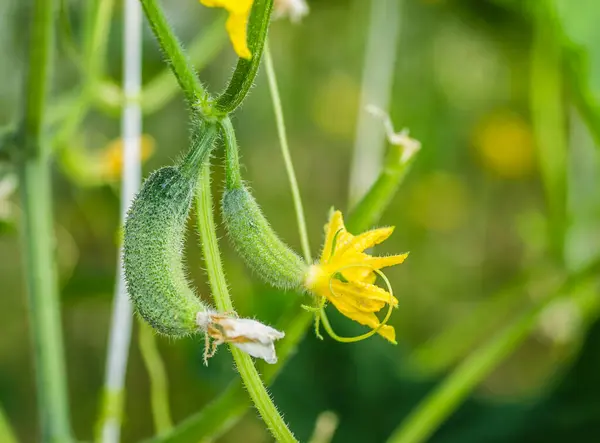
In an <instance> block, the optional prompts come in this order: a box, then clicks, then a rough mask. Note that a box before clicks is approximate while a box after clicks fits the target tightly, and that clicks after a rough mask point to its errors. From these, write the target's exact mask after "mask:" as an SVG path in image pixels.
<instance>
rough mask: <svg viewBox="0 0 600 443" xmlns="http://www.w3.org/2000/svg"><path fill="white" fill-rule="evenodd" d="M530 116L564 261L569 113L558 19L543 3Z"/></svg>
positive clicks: (553, 241)
mask: <svg viewBox="0 0 600 443" xmlns="http://www.w3.org/2000/svg"><path fill="white" fill-rule="evenodd" d="M533 8H534V10H533V43H532V48H531V83H530V97H531V116H532V121H533V132H534V136H535V142H536V143H535V144H536V148H537V156H538V164H539V168H540V173H541V177H542V183H543V185H544V191H545V193H546V204H547V208H548V212H547V214H548V232H547V237H546V238H547V239H548V246H549V249H550V252H551V254H552V256H553V258H554V259H555V260H557V261H558V262H559V263H562V262H563V259H564V246H565V231H566V227H567V220H566V201H567V200H566V196H567V164H568V162H567V136H566V113H565V110H564V107H563V78H562V67H563V65H562V51H561V46H560V43H559V42H558V41H557V39H556V33H557V30H556V18H555V17H554V15H553V14H552V13H551V12H550V10H549V8H547V7H546V4H545V3H544V2H539V3H536V4H535V5H533Z"/></svg>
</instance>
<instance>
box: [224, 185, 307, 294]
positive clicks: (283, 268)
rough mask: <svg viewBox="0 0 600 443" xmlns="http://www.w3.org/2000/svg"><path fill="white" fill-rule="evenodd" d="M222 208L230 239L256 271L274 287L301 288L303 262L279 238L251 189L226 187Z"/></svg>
mask: <svg viewBox="0 0 600 443" xmlns="http://www.w3.org/2000/svg"><path fill="white" fill-rule="evenodd" d="M222 207H223V219H224V222H225V226H226V227H227V231H228V232H229V237H230V238H231V241H232V242H233V244H234V246H235V247H236V249H237V250H238V252H239V253H240V255H241V256H242V257H243V259H244V260H245V261H246V263H247V264H248V265H249V266H250V267H251V268H252V269H253V270H254V271H255V272H256V274H257V275H258V276H260V278H262V279H263V280H264V281H265V282H267V283H269V284H271V285H273V286H275V287H277V288H281V289H298V288H300V287H301V286H302V281H303V279H304V273H305V272H306V265H305V263H304V262H303V261H302V259H301V258H300V257H299V256H298V254H296V253H295V252H294V251H292V250H291V249H290V248H289V247H288V246H287V245H286V244H285V243H283V241H281V239H280V238H279V236H278V235H277V233H276V232H275V231H274V230H273V228H272V227H271V225H270V224H269V222H268V221H267V219H266V218H265V216H264V215H263V213H262V211H261V209H260V207H259V206H258V203H256V200H255V199H254V197H253V196H252V194H250V191H249V190H248V189H247V188H246V187H245V186H243V185H242V186H241V187H236V188H228V189H226V190H225V192H224V193H223V204H222Z"/></svg>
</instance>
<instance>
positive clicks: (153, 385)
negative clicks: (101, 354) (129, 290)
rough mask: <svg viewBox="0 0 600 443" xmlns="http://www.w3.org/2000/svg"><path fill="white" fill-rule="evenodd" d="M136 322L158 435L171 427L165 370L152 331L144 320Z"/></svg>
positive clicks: (167, 382) (167, 381)
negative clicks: (148, 379)
mask: <svg viewBox="0 0 600 443" xmlns="http://www.w3.org/2000/svg"><path fill="white" fill-rule="evenodd" d="M138 324H139V346H140V352H141V353H142V358H143V360H144V364H145V366H146V370H147V371H148V377H149V378H150V403H151V404H152V417H153V419H154V429H155V431H156V433H157V434H158V435H163V434H165V433H167V432H169V430H170V429H171V428H172V427H173V420H172V419H171V409H170V407H169V380H168V378H167V371H166V370H165V364H164V362H163V360H162V358H161V356H160V351H159V349H158V345H157V343H156V336H155V335H154V331H153V330H152V328H151V327H150V325H148V324H147V323H146V322H144V321H139V322H138Z"/></svg>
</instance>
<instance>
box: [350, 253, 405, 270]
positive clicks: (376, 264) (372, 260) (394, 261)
mask: <svg viewBox="0 0 600 443" xmlns="http://www.w3.org/2000/svg"><path fill="white" fill-rule="evenodd" d="M408 254H409V253H408V252H406V253H404V254H399V255H388V256H387V257H369V258H365V259H364V260H363V261H361V262H360V263H361V264H362V265H364V266H370V267H371V268H373V269H381V268H387V267H388V266H395V265H399V264H402V263H403V262H404V260H406V257H408Z"/></svg>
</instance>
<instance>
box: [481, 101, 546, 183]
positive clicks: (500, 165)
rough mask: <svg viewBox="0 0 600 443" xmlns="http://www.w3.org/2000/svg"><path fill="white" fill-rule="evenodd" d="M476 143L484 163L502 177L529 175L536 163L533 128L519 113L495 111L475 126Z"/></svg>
mask: <svg viewBox="0 0 600 443" xmlns="http://www.w3.org/2000/svg"><path fill="white" fill-rule="evenodd" d="M473 144H474V147H475V149H476V150H477V152H478V154H479V157H480V158H481V161H482V163H483V165H484V166H485V167H486V168H487V169H489V170H491V171H492V172H494V173H495V174H497V175H499V176H500V177H503V178H520V177H526V176H527V175H529V174H530V173H531V172H532V171H533V168H534V165H535V158H534V157H535V156H534V142H533V135H532V133H531V128H530V127H529V125H528V124H527V123H526V122H525V121H524V120H523V118H521V117H520V116H518V115H516V114H514V113H511V112H507V111H500V112H496V113H494V114H492V115H490V116H488V117H487V118H485V119H484V120H483V121H482V122H481V123H480V124H479V125H478V127H477V128H476V129H475V133H474V136H473Z"/></svg>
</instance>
